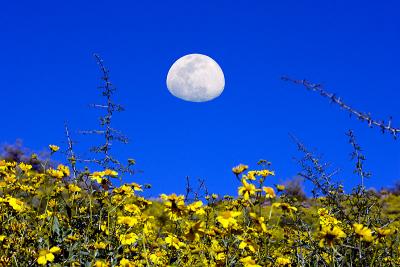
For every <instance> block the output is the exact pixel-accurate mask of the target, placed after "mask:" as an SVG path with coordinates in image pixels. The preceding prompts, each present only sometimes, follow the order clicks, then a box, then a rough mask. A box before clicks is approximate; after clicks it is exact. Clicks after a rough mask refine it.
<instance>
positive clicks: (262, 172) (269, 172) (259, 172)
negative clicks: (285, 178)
mask: <svg viewBox="0 0 400 267" xmlns="http://www.w3.org/2000/svg"><path fill="white" fill-rule="evenodd" d="M257 175H260V176H262V177H264V178H265V177H267V176H269V175H273V176H274V175H275V172H273V171H270V170H261V171H257Z"/></svg>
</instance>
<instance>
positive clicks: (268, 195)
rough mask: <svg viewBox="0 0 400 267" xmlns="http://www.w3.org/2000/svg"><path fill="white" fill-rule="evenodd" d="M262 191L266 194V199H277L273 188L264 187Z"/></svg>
mask: <svg viewBox="0 0 400 267" xmlns="http://www.w3.org/2000/svg"><path fill="white" fill-rule="evenodd" d="M262 189H263V191H264V192H265V197H266V198H275V197H276V194H275V191H274V189H273V188H272V187H266V186H263V188H262Z"/></svg>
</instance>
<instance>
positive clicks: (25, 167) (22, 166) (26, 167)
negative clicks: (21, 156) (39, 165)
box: [18, 162, 32, 172]
mask: <svg viewBox="0 0 400 267" xmlns="http://www.w3.org/2000/svg"><path fill="white" fill-rule="evenodd" d="M18 167H19V168H20V169H21V171H23V172H28V171H30V170H31V169H32V165H30V164H25V163H23V162H21V163H20V164H18Z"/></svg>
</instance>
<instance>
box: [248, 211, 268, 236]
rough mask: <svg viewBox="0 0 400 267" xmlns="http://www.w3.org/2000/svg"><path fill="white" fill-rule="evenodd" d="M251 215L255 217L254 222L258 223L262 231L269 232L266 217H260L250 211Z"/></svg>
mask: <svg viewBox="0 0 400 267" xmlns="http://www.w3.org/2000/svg"><path fill="white" fill-rule="evenodd" d="M250 217H251V218H252V219H253V221H254V223H255V224H256V226H257V228H258V230H261V231H262V232H264V233H266V232H267V225H266V224H265V223H264V221H265V219H264V217H258V216H257V214H256V213H254V212H250Z"/></svg>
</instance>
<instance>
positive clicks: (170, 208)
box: [161, 194, 185, 221]
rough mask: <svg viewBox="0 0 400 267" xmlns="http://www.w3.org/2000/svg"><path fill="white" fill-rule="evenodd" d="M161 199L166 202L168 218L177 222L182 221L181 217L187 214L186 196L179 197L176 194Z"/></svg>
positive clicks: (163, 196)
mask: <svg viewBox="0 0 400 267" xmlns="http://www.w3.org/2000/svg"><path fill="white" fill-rule="evenodd" d="M161 199H162V200H164V201H165V202H164V206H165V209H164V211H166V212H167V213H168V216H169V218H170V219H171V220H173V221H177V220H179V219H181V216H182V215H183V214H185V201H184V199H185V198H184V196H182V195H180V196H177V195H176V194H172V195H169V196H167V195H165V194H162V195H161Z"/></svg>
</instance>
